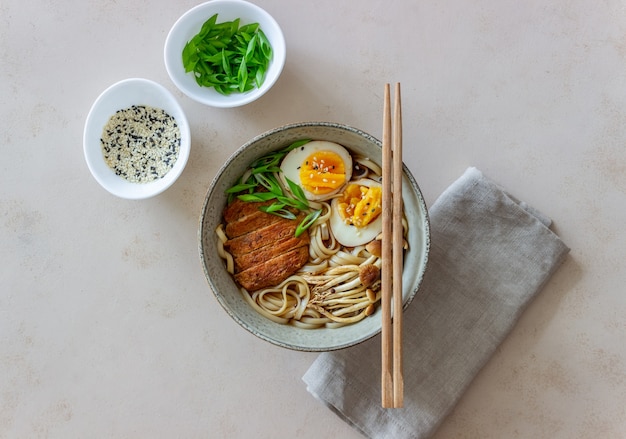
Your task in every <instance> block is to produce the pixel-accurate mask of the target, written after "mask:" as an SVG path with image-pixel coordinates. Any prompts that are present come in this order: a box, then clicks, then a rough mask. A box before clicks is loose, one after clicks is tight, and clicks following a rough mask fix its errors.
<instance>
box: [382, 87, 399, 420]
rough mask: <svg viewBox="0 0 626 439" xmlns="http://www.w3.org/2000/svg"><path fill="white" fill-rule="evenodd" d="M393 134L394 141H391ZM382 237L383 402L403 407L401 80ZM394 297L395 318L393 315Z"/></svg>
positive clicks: (386, 102)
mask: <svg viewBox="0 0 626 439" xmlns="http://www.w3.org/2000/svg"><path fill="white" fill-rule="evenodd" d="M392 134H393V142H392ZM382 171H383V175H382V177H383V178H382V180H383V212H382V215H383V239H382V270H381V271H382V274H381V276H382V278H381V282H382V294H381V306H382V331H381V337H382V341H381V351H382V362H381V363H382V375H381V381H382V384H381V395H382V406H383V407H387V408H397V407H402V406H403V403H404V378H403V367H402V366H403V365H402V257H403V240H404V239H403V228H402V110H401V100H400V84H399V83H398V84H396V86H395V106H394V121H393V133H392V121H391V96H390V86H389V84H386V85H385V89H384V99H383V158H382ZM392 298H393V318H392V312H391V308H392Z"/></svg>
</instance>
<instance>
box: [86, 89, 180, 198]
mask: <svg viewBox="0 0 626 439" xmlns="http://www.w3.org/2000/svg"><path fill="white" fill-rule="evenodd" d="M190 148H191V135H190V129H189V123H188V122H187V118H186V116H185V113H184V112H183V109H182V108H181V106H180V105H179V103H178V101H177V100H176V99H175V98H174V96H173V95H172V94H171V93H170V92H169V91H168V90H167V89H166V88H165V87H163V86H162V85H160V84H157V83H156V82H153V81H150V80H148V79H143V78H130V79H125V80H122V81H120V82H117V83H115V84H113V85H111V86H110V87H109V88H107V89H106V90H104V91H103V92H102V93H101V94H100V96H98V98H97V99H96V101H95V102H94V104H93V106H92V107H91V110H90V111H89V114H88V115H87V120H86V122H85V130H84V134H83V149H84V154H85V160H86V161H87V166H88V167H89V170H90V171H91V173H92V175H93V176H94V178H95V179H96V181H97V182H98V183H100V185H101V186H102V187H103V188H104V189H106V190H107V191H109V192H110V193H111V194H113V195H116V196H118V197H121V198H126V199H134V200H138V199H144V198H149V197H152V196H155V195H157V194H160V193H161V192H163V191H165V190H166V189H167V188H169V187H170V186H171V185H172V184H173V183H174V182H175V181H176V179H177V178H178V177H179V176H180V174H181V173H182V172H183V169H184V168H185V165H186V164H187V160H188V158H189V152H190Z"/></svg>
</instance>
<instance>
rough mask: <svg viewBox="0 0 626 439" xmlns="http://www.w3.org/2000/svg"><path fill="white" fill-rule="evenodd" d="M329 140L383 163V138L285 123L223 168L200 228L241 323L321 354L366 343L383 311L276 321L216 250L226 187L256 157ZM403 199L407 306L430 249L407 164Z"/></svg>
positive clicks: (204, 252) (226, 299) (220, 287)
mask: <svg viewBox="0 0 626 439" xmlns="http://www.w3.org/2000/svg"><path fill="white" fill-rule="evenodd" d="M307 138H308V139H313V140H328V141H332V142H336V143H339V144H341V145H343V146H345V147H346V148H348V149H349V150H351V151H353V152H358V153H360V154H362V155H365V156H367V157H370V158H371V159H373V161H375V162H377V163H379V164H380V162H381V157H382V148H381V142H380V141H379V140H377V139H376V138H374V137H372V136H371V135H369V134H367V133H365V132H363V131H361V130H358V129H355V128H352V127H349V126H345V125H339V124H335V123H325V122H305V123H296V124H290V125H285V126H282V127H279V128H276V129H273V130H270V131H267V132H265V133H263V134H261V135H259V136H257V137H255V138H253V139H251V140H250V141H248V142H247V143H245V144H244V145H243V146H241V147H240V148H239V149H238V150H237V151H236V152H235V153H234V154H233V155H232V156H231V157H230V158H229V159H228V160H227V161H226V163H225V164H224V165H223V166H222V167H221V169H220V170H219V171H218V173H217V175H216V176H215V178H214V180H213V182H212V183H211V185H210V188H209V190H208V192H207V194H206V198H205V201H204V205H203V207H202V212H201V215H200V224H199V231H198V239H199V252H200V259H201V262H202V266H203V268H204V273H205V276H206V279H207V281H208V284H209V286H210V288H211V290H212V291H213V293H214V294H215V297H216V298H217V301H218V302H219V303H220V305H221V306H222V307H223V308H224V310H225V311H226V312H227V313H228V314H229V315H230V317H232V318H233V319H234V320H235V321H236V322H237V323H238V324H239V325H241V326H242V327H243V328H245V329H246V330H248V331H250V332H251V333H252V334H254V335H256V336H257V337H259V338H261V339H263V340H266V341H268V342H270V343H273V344H275V345H278V346H282V347H284V348H288V349H293V350H298V351H311V352H322V351H332V350H337V349H342V348H347V347H349V346H353V345H356V344H358V343H361V342H363V341H365V340H367V339H369V338H371V337H373V336H375V335H376V334H378V333H379V332H380V330H381V310H380V306H379V307H378V309H377V311H376V312H375V313H374V314H372V315H371V316H369V317H366V318H365V319H363V320H361V321H359V322H357V323H354V324H351V325H347V326H342V327H339V328H332V329H331V328H318V329H303V328H298V327H295V326H291V325H282V324H279V323H275V322H273V321H271V320H269V319H268V318H266V317H264V316H262V315H261V314H259V313H258V312H257V311H256V310H255V309H253V308H252V307H251V305H250V304H248V303H247V302H246V301H245V299H244V298H243V296H242V293H241V291H240V289H239V288H238V286H237V285H236V284H235V281H234V280H233V278H232V277H231V275H230V274H229V273H228V272H227V271H226V268H225V264H224V261H223V260H222V259H221V258H220V257H219V255H218V252H217V240H218V238H217V236H216V233H215V229H216V227H217V226H218V225H219V224H220V222H221V221H222V210H223V209H224V207H225V205H226V202H227V196H226V194H225V191H226V190H227V189H228V188H229V187H231V186H232V185H233V184H234V183H235V181H236V180H237V178H239V177H240V176H241V175H242V174H243V173H244V171H245V169H246V167H247V166H249V165H250V163H252V162H253V161H254V160H255V159H257V158H259V157H261V156H262V155H264V154H267V153H269V152H271V151H275V150H278V149H281V148H284V147H286V146H287V145H289V144H291V143H293V142H294V141H296V140H300V139H307ZM403 172H404V175H403V185H402V191H403V199H404V208H405V214H406V217H407V219H408V223H409V231H408V237H407V240H408V244H409V249H408V250H407V251H406V253H405V264H404V274H403V277H402V282H403V303H404V307H405V308H406V307H407V306H408V305H409V304H410V302H411V300H412V299H413V297H414V296H415V295H416V294H417V292H418V290H419V287H420V284H421V282H422V278H423V276H424V272H425V270H426V265H427V261H428V253H429V249H430V227H429V219H428V211H427V208H426V204H425V202H424V199H423V197H422V193H421V191H420V188H419V186H418V184H417V181H416V180H415V178H413V176H412V175H411V173H410V172H409V170H408V169H407V168H406V166H405V167H404V170H403Z"/></svg>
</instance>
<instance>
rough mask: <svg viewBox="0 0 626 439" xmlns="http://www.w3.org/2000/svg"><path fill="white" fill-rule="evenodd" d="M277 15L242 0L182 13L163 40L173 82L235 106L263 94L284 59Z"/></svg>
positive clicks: (217, 0)
mask: <svg viewBox="0 0 626 439" xmlns="http://www.w3.org/2000/svg"><path fill="white" fill-rule="evenodd" d="M285 55H286V47H285V39H284V36H283V33H282V30H281V28H280V26H279V25H278V23H277V22H276V20H274V18H273V17H272V16H271V15H270V14H268V13H267V12H266V11H265V10H263V9H262V8H260V7H259V6H257V5H255V4H252V3H249V2H247V1H244V0H211V1H208V2H206V3H203V4H200V5H198V6H196V7H194V8H192V9H190V10H189V11H187V12H186V13H185V14H183V15H182V16H181V17H180V18H179V19H178V20H177V21H176V23H175V24H174V26H173V27H172V29H171V30H170V32H169V34H168V36H167V39H166V41H165V50H164V58H165V67H166V69H167V72H168V74H169V76H170V78H171V80H172V82H174V84H175V85H176V87H178V89H180V90H181V91H182V92H183V93H184V94H185V95H187V96H188V97H190V98H191V99H193V100H195V101H197V102H200V103H203V104H205V105H209V106H212V107H221V108H227V107H238V106H241V105H245V104H248V103H250V102H253V101H255V100H256V99H258V98H259V97H261V96H262V95H264V94H265V93H266V92H267V91H268V90H269V89H270V88H271V87H272V86H273V85H274V83H275V82H276V81H277V80H278V77H279V76H280V74H281V72H282V70H283V67H284V64H285Z"/></svg>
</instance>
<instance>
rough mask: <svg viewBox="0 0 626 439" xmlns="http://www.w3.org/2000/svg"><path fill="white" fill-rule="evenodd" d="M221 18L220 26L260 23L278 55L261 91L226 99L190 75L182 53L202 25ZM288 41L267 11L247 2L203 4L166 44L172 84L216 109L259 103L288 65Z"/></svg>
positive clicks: (179, 24)
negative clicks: (238, 20) (230, 23)
mask: <svg viewBox="0 0 626 439" xmlns="http://www.w3.org/2000/svg"><path fill="white" fill-rule="evenodd" d="M216 13H217V14H218V17H217V21H218V23H220V22H223V21H231V20H234V19H236V18H240V19H241V24H242V25H244V24H249V23H259V26H260V27H261V29H262V30H263V32H264V33H265V35H266V36H267V38H268V40H269V41H270V43H271V45H272V49H273V52H274V55H273V59H272V61H271V62H270V66H269V68H268V71H267V73H266V77H265V81H264V82H263V84H262V86H261V87H260V88H256V89H254V90H251V91H249V92H246V93H232V94H230V95H228V96H224V95H222V94H220V93H218V92H216V91H215V90H214V89H213V88H208V87H200V86H199V85H198V84H197V83H196V80H195V79H194V77H193V75H192V74H191V73H186V72H185V68H184V66H183V61H182V51H183V48H184V47H185V44H187V41H189V40H190V39H191V38H193V37H194V36H195V35H196V34H197V33H198V32H199V31H200V28H201V27H202V24H203V23H204V22H205V21H206V20H208V19H209V18H210V17H211V16H212V15H213V14H216ZM285 54H286V48H285V39H284V36H283V33H282V31H281V29H280V26H279V25H278V23H277V22H276V20H274V18H273V17H272V16H271V15H269V14H268V13H267V12H266V11H265V10H263V9H261V8H260V7H259V6H257V5H254V4H252V3H249V2H246V1H243V0H212V1H209V2H206V3H203V4H200V5H198V6H196V7H194V8H192V9H190V10H189V11H187V12H186V13H185V14H183V15H182V16H181V17H180V18H179V19H178V20H177V21H176V23H175V24H174V26H173V27H172V29H171V30H170V32H169V34H168V36H167V39H166V41H165V50H164V58H165V67H166V69H167V72H168V74H169V76H170V78H171V79H172V82H174V84H175V85H176V87H178V88H179V89H180V90H181V91H182V92H183V93H185V94H186V95H187V96H189V97H190V98H192V99H194V100H196V101H198V102H201V103H203V104H206V105H210V106H213V107H237V106H240V105H244V104H247V103H250V102H252V101H254V100H255V99H258V98H259V97H260V96H262V95H263V94H265V93H266V92H267V91H268V90H269V89H270V88H271V87H272V85H274V83H275V82H276V81H277V80H278V77H279V76H280V73H281V72H282V69H283V67H284V64H285Z"/></svg>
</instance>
